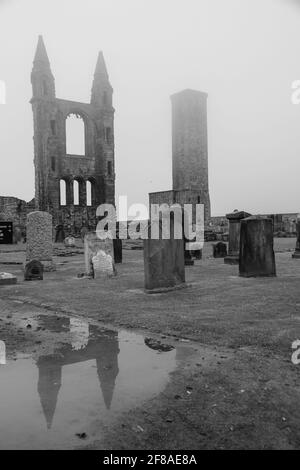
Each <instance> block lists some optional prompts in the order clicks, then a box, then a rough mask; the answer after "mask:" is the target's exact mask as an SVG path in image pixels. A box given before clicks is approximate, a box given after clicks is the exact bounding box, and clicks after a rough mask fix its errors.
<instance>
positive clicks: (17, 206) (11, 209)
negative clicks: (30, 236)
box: [0, 196, 35, 230]
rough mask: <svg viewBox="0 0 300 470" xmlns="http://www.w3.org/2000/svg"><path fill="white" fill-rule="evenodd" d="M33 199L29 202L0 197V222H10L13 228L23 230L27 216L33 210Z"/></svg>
mask: <svg viewBox="0 0 300 470" xmlns="http://www.w3.org/2000/svg"><path fill="white" fill-rule="evenodd" d="M34 207H35V203H34V199H32V201H30V202H26V201H23V200H22V199H18V198H16V197H9V196H0V220H1V221H3V222H12V223H13V226H14V227H20V228H21V230H25V227H26V218H27V214H29V213H30V212H32V211H33V210H34Z"/></svg>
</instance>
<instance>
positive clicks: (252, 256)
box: [239, 216, 276, 277]
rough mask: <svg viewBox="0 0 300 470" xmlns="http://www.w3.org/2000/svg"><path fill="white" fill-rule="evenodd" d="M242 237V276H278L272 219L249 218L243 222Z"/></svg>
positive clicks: (261, 217)
mask: <svg viewBox="0 0 300 470" xmlns="http://www.w3.org/2000/svg"><path fill="white" fill-rule="evenodd" d="M240 235H241V237H240V261H239V271H240V276H243V277H258V276H276V267H275V255H274V249H273V222H272V219H270V218H268V217H263V216H252V217H247V218H246V219H243V220H242V221H241V232H240Z"/></svg>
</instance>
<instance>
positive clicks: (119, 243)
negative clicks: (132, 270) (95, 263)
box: [113, 238, 123, 264]
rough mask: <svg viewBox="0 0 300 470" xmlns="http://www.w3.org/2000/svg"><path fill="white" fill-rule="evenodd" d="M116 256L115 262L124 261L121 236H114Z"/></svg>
mask: <svg viewBox="0 0 300 470" xmlns="http://www.w3.org/2000/svg"><path fill="white" fill-rule="evenodd" d="M113 243H114V258H115V263H116V264H117V263H122V261H123V253H122V240H121V239H119V238H114V241H113Z"/></svg>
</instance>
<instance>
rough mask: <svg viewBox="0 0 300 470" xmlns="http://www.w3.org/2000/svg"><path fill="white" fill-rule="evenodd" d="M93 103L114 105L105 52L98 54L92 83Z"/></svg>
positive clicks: (107, 105)
mask: <svg viewBox="0 0 300 470" xmlns="http://www.w3.org/2000/svg"><path fill="white" fill-rule="evenodd" d="M91 103H92V104H94V105H95V106H97V107H104V108H109V107H111V106H112V87H111V85H110V83H109V78H108V73H107V68H106V64H105V60H104V56H103V52H102V51H100V52H99V54H98V59H97V64H96V69H95V73H94V80H93V85H92V96H91Z"/></svg>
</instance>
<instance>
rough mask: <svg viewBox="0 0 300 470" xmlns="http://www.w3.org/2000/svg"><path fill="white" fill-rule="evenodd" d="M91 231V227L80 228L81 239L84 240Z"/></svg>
mask: <svg viewBox="0 0 300 470" xmlns="http://www.w3.org/2000/svg"><path fill="white" fill-rule="evenodd" d="M88 233H89V229H88V228H87V227H86V226H83V227H82V228H81V230H80V237H81V240H82V241H83V242H84V237H85V236H86V235H87V234H88Z"/></svg>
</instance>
